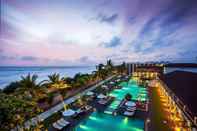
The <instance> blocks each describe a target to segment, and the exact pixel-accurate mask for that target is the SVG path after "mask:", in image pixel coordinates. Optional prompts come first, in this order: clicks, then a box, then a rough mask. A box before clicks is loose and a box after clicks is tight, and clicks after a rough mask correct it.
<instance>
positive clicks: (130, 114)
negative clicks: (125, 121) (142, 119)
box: [124, 111, 135, 116]
mask: <svg viewBox="0 0 197 131" xmlns="http://www.w3.org/2000/svg"><path fill="white" fill-rule="evenodd" d="M134 113H135V112H134V111H131V112H129V111H125V112H124V115H125V116H133V115H134Z"/></svg>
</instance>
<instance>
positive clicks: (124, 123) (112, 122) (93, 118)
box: [75, 80, 147, 131]
mask: <svg viewBox="0 0 197 131" xmlns="http://www.w3.org/2000/svg"><path fill="white" fill-rule="evenodd" d="M120 86H122V88H121V89H114V90H113V91H112V92H111V93H110V94H109V95H110V96H113V97H115V100H114V101H113V102H112V103H111V104H110V105H109V106H108V108H107V109H106V110H105V111H104V112H105V113H102V112H94V113H92V114H91V115H90V116H89V117H88V118H87V119H85V120H84V121H82V122H81V123H80V124H79V125H78V126H77V127H76V128H75V131H101V130H102V131H110V130H111V131H143V130H144V120H141V119H134V118H132V119H131V118H128V117H125V116H119V115H118V116H113V115H111V114H112V112H113V111H114V110H115V109H116V108H117V106H118V105H119V104H120V102H121V100H122V99H123V98H124V97H125V95H126V94H127V93H130V94H131V95H132V100H139V101H145V100H146V99H147V91H146V88H139V86H138V85H137V83H136V81H134V80H130V81H129V82H121V83H120Z"/></svg>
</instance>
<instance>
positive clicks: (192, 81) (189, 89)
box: [164, 71, 197, 116]
mask: <svg viewBox="0 0 197 131" xmlns="http://www.w3.org/2000/svg"><path fill="white" fill-rule="evenodd" d="M164 81H165V83H166V84H167V86H168V87H169V88H170V89H171V90H172V91H173V92H174V93H175V94H176V95H177V96H178V98H179V99H180V100H181V101H183V103H184V104H186V105H187V107H188V108H189V109H190V110H191V112H192V114H193V115H195V116H197V102H196V101H197V73H192V72H185V71H174V72H171V73H168V74H166V75H165V76H164Z"/></svg>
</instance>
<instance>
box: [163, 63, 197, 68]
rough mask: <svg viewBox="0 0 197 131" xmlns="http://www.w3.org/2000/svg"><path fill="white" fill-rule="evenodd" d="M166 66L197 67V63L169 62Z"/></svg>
mask: <svg viewBox="0 0 197 131" xmlns="http://www.w3.org/2000/svg"><path fill="white" fill-rule="evenodd" d="M165 66H166V67H180V68H184V67H188V68H197V63H169V64H166V65H165Z"/></svg>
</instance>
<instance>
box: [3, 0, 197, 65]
mask: <svg viewBox="0 0 197 131" xmlns="http://www.w3.org/2000/svg"><path fill="white" fill-rule="evenodd" d="M150 3H154V5H153V4H150ZM0 30H1V33H0V44H1V46H0V64H1V65H95V64H98V63H100V62H104V61H106V60H107V59H112V60H114V62H116V63H118V62H121V61H128V62H132V61H135V62H136V61H153V60H166V61H182V60H183V61H188V62H194V61H195V59H196V57H197V55H196V54H197V48H194V47H196V44H197V33H196V32H197V2H196V1H195V0H165V1H163V0H151V1H149V2H145V1H141V0H133V1H131V0H114V1H108V0H99V1H96V0H95V1H94V0H91V1H88V2H87V1H86V0H76V1H66V0H65V1H64V0H62V1H59V2H57V1H53V0H42V1H39V0H28V2H25V1H20V0H15V1H11V0H2V2H1V28H0Z"/></svg>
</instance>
